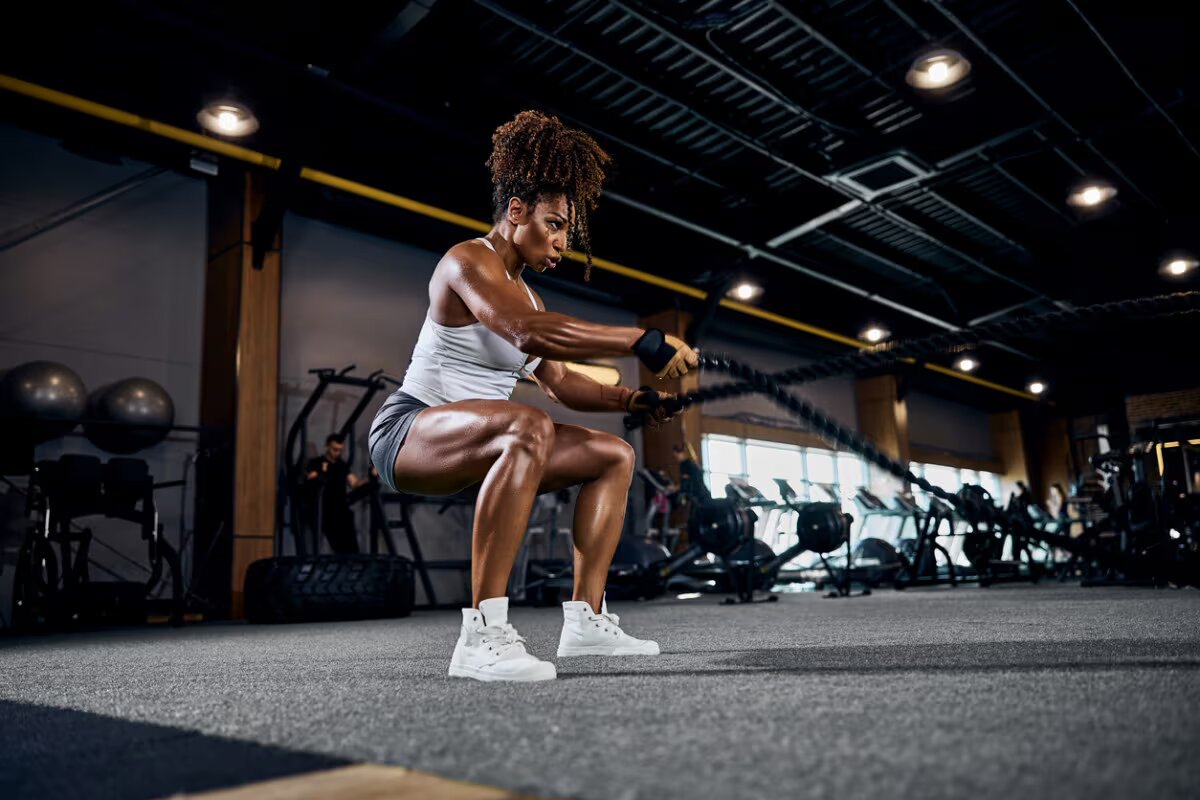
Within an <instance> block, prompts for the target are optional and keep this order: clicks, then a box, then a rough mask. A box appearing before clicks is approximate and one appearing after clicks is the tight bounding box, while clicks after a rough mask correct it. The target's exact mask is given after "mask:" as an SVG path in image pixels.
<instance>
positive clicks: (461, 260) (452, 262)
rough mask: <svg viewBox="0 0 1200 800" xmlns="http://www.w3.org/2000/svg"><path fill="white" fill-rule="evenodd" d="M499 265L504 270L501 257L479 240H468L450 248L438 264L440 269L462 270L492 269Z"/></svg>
mask: <svg viewBox="0 0 1200 800" xmlns="http://www.w3.org/2000/svg"><path fill="white" fill-rule="evenodd" d="M497 264H499V265H500V266H501V268H503V262H501V261H500V257H499V256H497V255H496V253H495V252H494V251H493V250H492V249H491V248H490V247H488V246H487V245H486V244H484V243H483V242H481V241H479V240H478V239H466V240H464V241H461V242H459V243H457V244H455V245H453V246H451V247H450V249H449V250H447V251H446V253H445V255H443V256H442V259H441V261H439V262H438V268H439V269H450V270H461V269H470V268H476V269H479V268H484V269H492V268H494V267H495V266H496V265H497Z"/></svg>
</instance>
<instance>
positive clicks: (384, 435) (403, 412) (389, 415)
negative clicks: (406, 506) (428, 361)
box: [367, 389, 429, 492]
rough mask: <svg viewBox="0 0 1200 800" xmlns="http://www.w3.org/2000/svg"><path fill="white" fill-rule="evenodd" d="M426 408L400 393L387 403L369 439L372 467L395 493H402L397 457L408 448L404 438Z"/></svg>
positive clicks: (377, 416) (375, 422) (372, 424)
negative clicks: (397, 480) (398, 478)
mask: <svg viewBox="0 0 1200 800" xmlns="http://www.w3.org/2000/svg"><path fill="white" fill-rule="evenodd" d="M426 408H429V406H427V405H425V404H424V403H422V402H421V401H420V400H418V399H417V398H415V397H413V396H412V395H410V394H406V393H404V392H402V391H400V390H399V389H397V390H396V391H394V392H392V393H391V394H390V395H388V398H387V400H384V401H383V405H382V406H380V408H379V413H378V414H376V415H375V420H374V421H373V422H372V423H371V434H370V436H368V437H367V446H368V447H369V448H370V450H371V463H372V464H374V465H375V469H376V470H377V471H378V472H379V479H380V480H381V481H383V485H384V486H386V487H387V488H389V489H391V490H392V491H393V492H395V491H398V490H397V489H396V484H395V480H396V456H398V455H400V446H401V445H403V444H404V437H405V436H407V435H408V429H409V428H410V427H412V424H413V420H414V419H416V416H417V414H418V413H420V412H421V410H422V409H426Z"/></svg>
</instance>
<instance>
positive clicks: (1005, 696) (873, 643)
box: [0, 585, 1200, 800]
mask: <svg viewBox="0 0 1200 800" xmlns="http://www.w3.org/2000/svg"><path fill="white" fill-rule="evenodd" d="M614 610H615V611H617V612H619V613H621V614H622V617H623V622H624V623H625V624H626V627H627V629H628V630H630V631H631V632H633V633H635V634H636V635H640V636H646V637H652V638H656V639H658V640H659V642H660V643H661V645H662V647H663V650H664V654H663V655H662V656H659V657H657V658H651V657H639V658H628V659H599V658H584V659H564V660H561V661H559V662H558V666H559V675H560V677H559V679H558V680H557V681H554V682H549V683H542V684H532V685H495V684H491V685H485V684H479V683H476V682H474V681H462V680H451V679H449V678H447V677H446V675H445V671H446V667H447V664H448V660H449V656H450V652H451V649H452V647H453V643H454V639H455V637H456V635H457V624H458V618H459V615H458V612H422V613H418V614H416V615H414V616H413V617H411V618H409V619H403V620H389V621H378V622H362V623H342V624H322V625H301V626H291V627H250V626H245V625H236V624H228V625H208V626H193V627H189V628H184V629H181V630H166V629H146V630H136V631H107V632H93V633H79V634H71V635H60V636H53V637H43V638H24V639H15V638H8V639H0V797H4V798H13V797H54V798H68V797H87V798H105V797H122V798H138V797H160V796H165V795H169V794H171V793H172V792H176V791H182V790H188V791H196V790H199V789H205V788H212V787H218V786H230V785H235V784H238V783H244V782H248V781H253V780H263V779H266V778H270V777H275V776H280V775H289V774H296V773H300V772H304V771H308V770H315V769H324V768H328V767H330V766H335V765H338V764H344V763H351V762H359V761H371V762H380V763H389V764H400V765H404V766H409V767H414V768H417V769H422V770H428V771H431V772H434V773H438V774H441V775H445V776H448V777H454V778H462V779H468V780H472V781H477V782H480V783H485V784H490V785H496V786H501V787H505V788H508V789H513V790H517V791H521V792H526V793H530V794H535V795H547V796H558V797H580V798H606V799H610V798H618V799H620V798H701V797H713V798H740V797H799V796H804V797H829V798H834V797H839V798H841V797H847V798H863V797H873V796H878V797H888V798H896V797H914V798H938V797H947V798H949V797H953V798H962V797H996V798H1001V797H1003V798H1011V797H1014V796H1016V797H1021V798H1022V800H1026V799H1027V798H1032V797H1055V798H1072V797H1079V798H1101V797H1113V798H1118V797H1119V798H1127V797H1196V796H1197V791H1198V790H1197V787H1198V786H1200V592H1198V591H1194V590H1184V591H1171V590H1162V591H1156V590H1149V589H1129V588H1088V589H1085V588H1080V587H1077V586H1071V585H1066V586H1061V585H1053V586H1033V587H1031V586H1018V585H1014V586H1003V587H992V588H990V589H978V588H973V587H961V588H958V589H954V590H951V589H924V590H918V591H912V590H910V591H907V592H902V593H898V592H892V591H888V590H884V591H881V592H877V593H876V594H875V595H873V596H871V597H865V598H851V599H839V600H826V599H823V598H821V597H819V596H817V595H813V594H793V595H786V596H784V597H783V599H782V601H781V602H779V603H774V604H765V605H755V606H737V607H722V606H719V605H717V604H716V602H715V599H714V598H713V597H711V596H706V597H702V598H699V599H693V600H674V599H672V600H658V601H654V602H651V603H637V604H623V605H622V606H619V607H615V608H614ZM512 620H513V622H514V623H515V624H516V625H517V626H518V628H519V629H520V630H521V631H522V633H524V634H525V635H526V637H527V638H528V640H529V647H530V649H531V650H532V651H533V652H535V653H538V654H540V655H543V656H552V655H553V652H554V648H555V645H556V643H557V636H558V630H559V625H560V620H561V612H559V611H558V610H557V609H531V608H516V609H514V610H513V612H512Z"/></svg>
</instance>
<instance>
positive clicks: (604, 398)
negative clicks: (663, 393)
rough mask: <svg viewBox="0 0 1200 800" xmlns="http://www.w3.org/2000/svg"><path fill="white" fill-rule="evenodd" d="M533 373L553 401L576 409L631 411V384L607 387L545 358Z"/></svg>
mask: <svg viewBox="0 0 1200 800" xmlns="http://www.w3.org/2000/svg"><path fill="white" fill-rule="evenodd" d="M533 376H534V377H535V378H537V382H538V385H539V386H541V387H542V391H543V392H545V393H546V395H547V396H548V397H549V398H550V399H551V400H553V401H554V402H556V403H559V404H561V405H564V406H566V407H567V408H570V409H574V410H575V411H628V410H629V408H628V406H629V399H630V398H631V397H632V396H633V393H634V391H633V389H630V388H629V387H628V386H605V385H604V384H603V383H600V382H599V381H597V380H594V379H592V378H589V377H588V376H587V375H584V374H583V373H582V372H576V371H575V370H573V369H567V366H566V365H565V364H563V363H562V362H561V361H551V360H549V359H546V360H544V361H542V363H541V364H539V365H538V368H537V369H536V370H534V372H533Z"/></svg>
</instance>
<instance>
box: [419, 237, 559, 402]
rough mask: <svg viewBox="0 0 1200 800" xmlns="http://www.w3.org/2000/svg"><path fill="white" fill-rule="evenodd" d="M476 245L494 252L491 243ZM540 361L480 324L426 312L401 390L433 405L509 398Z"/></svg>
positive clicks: (478, 240)
mask: <svg viewBox="0 0 1200 800" xmlns="http://www.w3.org/2000/svg"><path fill="white" fill-rule="evenodd" d="M475 241H477V242H482V243H483V244H485V245H487V246H488V248H489V249H490V250H491V251H492V252H493V253H494V252H496V248H495V247H492V243H491V242H489V241H488V240H487V239H476V240H475ZM525 291H526V292H528V294H529V302H531V303H533V307H534V308H537V301H536V300H535V299H534V297H533V291H532V290H531V289H530V288H529V287H528V286H526V287H525ZM541 362H542V360H541V359H540V358H535V359H533V360H532V361H529V360H528V356H526V354H525V353H522V352H521V351H520V350H518V349H517V348H515V347H513V346H512V344H510V343H509V342H508V341H506V340H505V339H503V338H501V337H500V336H498V335H496V334H495V333H492V332H491V331H490V330H488V329H487V327H486V326H484V324H483V323H482V322H473V323H471V324H470V325H462V326H459V327H450V326H448V325H439V324H438V323H436V322H434V321H433V319H432V318H431V317H430V316H429V312H428V311H426V312H425V322H424V324H422V325H421V335H420V336H418V337H417V344H416V346H415V347H413V352H412V360H411V361H410V362H409V365H408V370H407V371H406V372H405V373H404V385H403V386H401V387H400V391H402V392H406V393H407V394H410V395H412V396H413V397H415V398H417V399H418V400H420V401H421V402H422V403H425V404H426V405H430V406H440V405H445V404H446V403H454V402H456V401H458V400H508V399H509V398H510V397H512V392H513V387H514V386H516V385H517V379H518V378H524V377H528V376H529V375H531V374H532V373H533V371H534V370H536V369H537V368H538V365H539V364H540V363H541Z"/></svg>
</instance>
